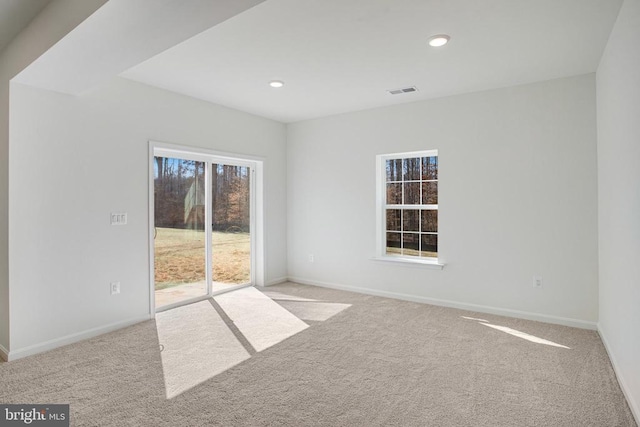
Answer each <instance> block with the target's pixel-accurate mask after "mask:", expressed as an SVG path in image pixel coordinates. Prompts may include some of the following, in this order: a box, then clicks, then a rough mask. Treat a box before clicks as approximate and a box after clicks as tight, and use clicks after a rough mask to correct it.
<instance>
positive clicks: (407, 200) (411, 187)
mask: <svg viewBox="0 0 640 427" xmlns="http://www.w3.org/2000/svg"><path fill="white" fill-rule="evenodd" d="M403 185H404V204H405V205H419V204H420V183H419V182H405V183H404V184H403Z"/></svg>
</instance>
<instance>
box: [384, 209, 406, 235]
mask: <svg viewBox="0 0 640 427" xmlns="http://www.w3.org/2000/svg"><path fill="white" fill-rule="evenodd" d="M401 215H402V211H401V210H400V209H387V230H388V231H401V230H402V228H401V227H400V226H401V222H400V221H401V219H402V217H401Z"/></svg>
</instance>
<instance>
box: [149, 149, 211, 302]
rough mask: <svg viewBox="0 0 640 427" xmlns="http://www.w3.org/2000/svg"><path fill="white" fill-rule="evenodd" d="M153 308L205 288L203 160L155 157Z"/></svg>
mask: <svg viewBox="0 0 640 427" xmlns="http://www.w3.org/2000/svg"><path fill="white" fill-rule="evenodd" d="M154 160H155V161H154V222H155V223H154V225H155V227H154V258H155V261H154V267H155V274H154V276H155V297H156V307H162V306H166V305H171V304H176V303H180V302H182V301H185V300H189V299H192V298H194V297H200V296H203V295H207V294H208V293H209V289H208V285H207V247H206V241H207V239H206V234H205V230H206V229H207V227H205V220H206V218H205V189H206V179H205V166H206V164H205V163H204V162H199V161H195V160H186V159H179V158H173V157H162V156H156V157H154Z"/></svg>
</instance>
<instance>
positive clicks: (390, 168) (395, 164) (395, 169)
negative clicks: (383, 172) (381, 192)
mask: <svg viewBox="0 0 640 427" xmlns="http://www.w3.org/2000/svg"><path fill="white" fill-rule="evenodd" d="M386 167H387V181H402V160H401V159H393V160H387V166H386Z"/></svg>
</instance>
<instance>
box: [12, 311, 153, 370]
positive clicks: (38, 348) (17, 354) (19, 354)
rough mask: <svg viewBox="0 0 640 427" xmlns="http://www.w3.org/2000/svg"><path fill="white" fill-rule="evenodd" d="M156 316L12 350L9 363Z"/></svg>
mask: <svg viewBox="0 0 640 427" xmlns="http://www.w3.org/2000/svg"><path fill="white" fill-rule="evenodd" d="M153 317H154V316H150V315H149V314H146V315H144V316H141V317H136V318H133V319H129V320H124V321H122V322H116V323H111V324H109V325H106V326H99V327H97V328H92V329H88V330H86V331H83V332H77V333H75V334H71V335H67V336H64V337H61V338H55V339H52V340H49V341H45V342H42V343H38V344H33V345H30V346H27V347H23V348H19V349H17V350H11V351H9V352H8V354H7V361H12V360H16V359H21V358H23V357H27V356H32V355H34V354H38V353H42V352H45V351H48V350H53V349H54V348H58V347H62V346H65V345H68V344H73V343H76V342H78V341H82V340H86V339H88V338H93V337H96V336H98V335H102V334H106V333H107V332H113V331H115V330H118V329H122V328H125V327H127V326H131V325H135V324H136V323H140V322H144V321H145V320H149V319H153Z"/></svg>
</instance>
